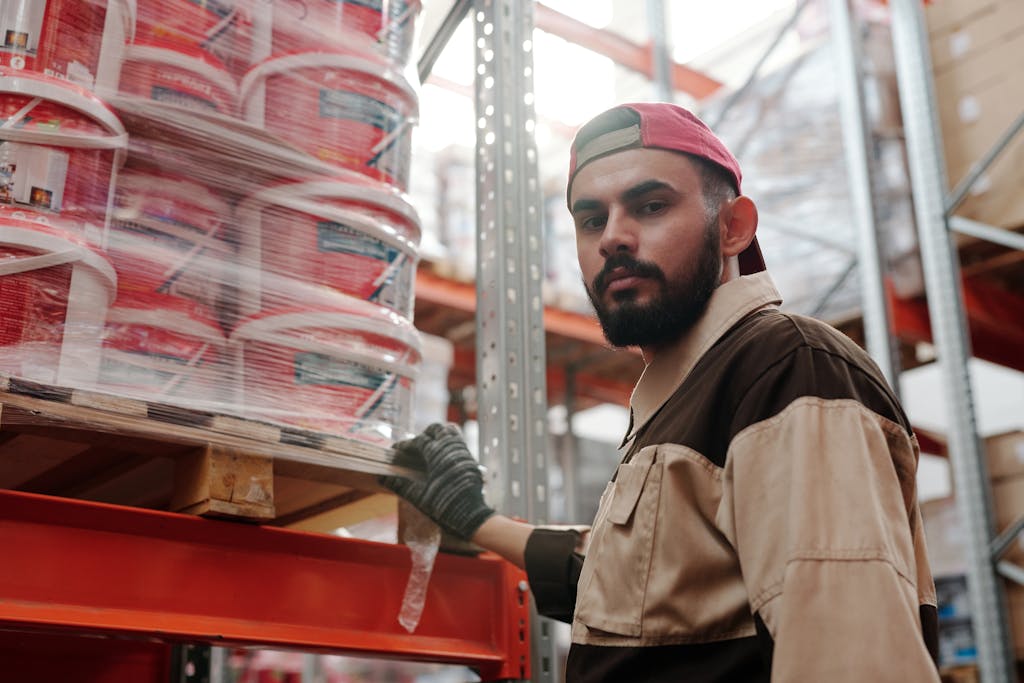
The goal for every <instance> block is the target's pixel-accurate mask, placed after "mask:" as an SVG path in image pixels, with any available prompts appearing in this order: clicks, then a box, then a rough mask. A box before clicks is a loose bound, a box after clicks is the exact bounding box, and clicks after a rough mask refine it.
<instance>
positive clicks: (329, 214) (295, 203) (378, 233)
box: [238, 193, 419, 259]
mask: <svg viewBox="0 0 1024 683" xmlns="http://www.w3.org/2000/svg"><path fill="white" fill-rule="evenodd" d="M268 194H269V193H268ZM269 199H270V201H268V197H267V196H265V195H263V193H259V194H257V195H253V196H252V197H250V198H249V199H247V200H246V201H244V202H242V203H241V204H239V206H238V215H239V219H240V220H239V222H240V223H241V224H242V225H248V226H253V225H256V222H257V219H256V213H257V212H258V211H259V210H260V209H262V208H264V207H269V206H279V207H283V208H286V209H290V210H292V211H299V212H301V213H306V214H310V215H313V216H318V217H320V218H326V219H328V220H332V221H336V222H338V223H342V224H344V225H347V226H350V227H353V228H356V229H357V230H359V231H360V232H362V233H365V234H366V235H369V236H371V237H375V238H376V239H378V240H380V241H381V242H386V243H387V244H390V245H391V246H393V247H395V248H396V249H401V250H402V251H403V252H405V254H406V255H407V256H409V257H410V258H413V259H415V258H417V257H418V255H419V250H418V249H417V246H416V244H415V243H414V242H413V241H412V240H410V239H409V238H408V237H406V236H404V235H400V234H397V233H395V232H393V231H390V230H385V229H384V228H383V227H382V226H381V224H380V223H379V222H378V221H377V220H375V219H374V218H371V217H370V216H365V215H363V214H361V213H359V212H357V211H350V210H348V209H342V208H339V207H336V206H329V205H326V204H319V203H317V202H316V201H314V200H313V199H310V198H305V197H302V196H295V195H292V194H284V193H280V194H277V195H276V196H273V195H272V196H270V197H269ZM264 239H267V237H266V236H265V237H264Z"/></svg>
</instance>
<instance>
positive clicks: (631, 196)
mask: <svg viewBox="0 0 1024 683" xmlns="http://www.w3.org/2000/svg"><path fill="white" fill-rule="evenodd" d="M671 189H673V188H672V186H671V185H669V184H668V183H666V182H662V181H660V180H645V181H644V182H642V183H640V184H638V185H634V186H633V187H631V188H629V189H628V190H626V191H625V192H623V193H622V194H621V195H620V199H621V200H622V201H623V202H631V201H633V200H635V199H637V198H639V197H643V196H644V195H645V194H647V193H649V192H654V191H655V190H671ZM600 206H601V203H600V202H599V201H597V200H596V199H577V200H576V201H575V202H573V204H572V208H571V209H570V211H569V212H570V213H573V214H575V213H576V212H577V211H589V210H594V209H598V208H600Z"/></svg>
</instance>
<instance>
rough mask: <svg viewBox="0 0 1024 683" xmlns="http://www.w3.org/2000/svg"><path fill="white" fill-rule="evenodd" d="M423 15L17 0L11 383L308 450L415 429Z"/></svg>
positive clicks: (2, 306)
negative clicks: (414, 186)
mask: <svg viewBox="0 0 1024 683" xmlns="http://www.w3.org/2000/svg"><path fill="white" fill-rule="evenodd" d="M420 10H421V5H420V3H419V2H418V1H414V0H408V1H405V0H403V1H395V2H387V3H366V2H355V1H351V2H350V1H345V0H341V1H339V0H319V1H317V0H312V1H307V2H304V3H273V2H265V1H262V0H207V1H205V2H194V1H190V0H81V1H76V2H71V1H70V0H20V1H14V2H10V3H3V4H2V6H0V22H2V28H3V33H2V34H0V35H3V36H5V42H4V44H3V45H0V111H2V114H3V117H4V121H3V122H2V124H0V310H2V311H3V312H4V316H3V322H2V326H0V327H2V329H0V345H2V347H3V349H2V350H3V353H2V354H0V359H2V364H0V374H2V375H3V378H2V379H4V380H6V381H8V383H9V382H10V381H14V380H16V381H21V380H24V381H31V382H38V383H42V384H43V385H44V386H46V387H50V388H52V389H53V390H54V391H58V390H59V391H65V390H75V391H93V392H97V395H103V396H107V397H108V398H109V399H110V400H109V401H108V402H107V403H105V405H111V406H119V407H121V408H123V409H124V410H128V411H129V412H134V414H154V411H155V410H164V411H165V412H167V413H168V414H170V413H171V412H172V411H174V410H178V411H181V410H186V411H197V412H196V415H197V416H198V417H196V418H195V419H194V421H197V422H196V423H197V424H198V423H199V422H201V421H204V420H205V422H203V423H204V424H207V423H210V421H211V420H216V419H217V417H218V416H225V417H228V418H231V419H241V420H249V421H252V422H253V423H254V424H259V425H268V426H271V427H273V428H274V429H275V430H278V431H282V430H293V431H295V432H301V433H305V434H310V435H314V436H309V437H308V438H306V437H304V438H306V442H308V443H319V442H320V441H318V439H320V440H321V441H322V439H323V438H330V437H339V438H343V439H352V440H356V441H357V442H361V443H364V444H372V445H374V446H388V445H390V444H391V443H392V442H394V441H395V440H397V439H399V438H402V437H404V436H406V435H408V434H410V433H411V432H412V431H413V428H414V424H413V398H412V397H413V391H414V388H415V382H416V379H417V375H418V370H419V366H420V362H421V361H420V355H421V349H420V339H419V335H418V333H417V331H416V329H415V327H414V326H413V324H412V316H413V311H414V292H413V287H414V282H415V272H416V266H417V262H418V258H419V251H418V250H419V242H420V219H419V216H418V215H417V213H416V211H415V210H414V209H413V207H412V205H411V203H410V200H409V198H408V197H407V195H406V194H405V192H406V190H407V187H408V182H409V163H410V159H409V155H410V149H411V142H410V136H411V131H412V128H413V126H414V124H415V122H416V116H417V111H418V92H417V90H416V89H415V88H414V87H413V85H411V82H412V81H414V80H415V79H414V78H409V77H407V76H406V73H407V72H408V71H409V68H410V66H411V65H410V62H409V60H410V53H411V46H412V43H413V39H414V36H415V27H416V24H417V18H418V15H419V13H420ZM8 385H9V384H8ZM131 406H137V407H134V408H133V407H131ZM138 406H141V407H138ZM317 435H319V436H317ZM296 438H297V437H296Z"/></svg>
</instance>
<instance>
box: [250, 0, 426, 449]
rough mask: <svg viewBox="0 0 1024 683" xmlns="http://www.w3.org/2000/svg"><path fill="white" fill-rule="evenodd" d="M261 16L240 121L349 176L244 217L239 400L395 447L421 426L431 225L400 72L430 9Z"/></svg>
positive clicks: (253, 17)
mask: <svg viewBox="0 0 1024 683" xmlns="http://www.w3.org/2000/svg"><path fill="white" fill-rule="evenodd" d="M251 10H252V12H251V14H250V16H249V17H248V21H249V29H250V31H251V33H250V36H251V39H250V40H249V41H247V42H248V44H249V46H250V50H251V52H250V54H251V56H252V59H251V64H250V66H249V68H248V69H247V71H246V73H245V75H244V76H243V77H242V79H241V84H240V87H239V110H240V114H241V116H242V117H243V118H244V119H245V120H246V121H247V122H248V123H250V124H252V125H254V126H258V127H260V128H262V129H264V130H266V131H267V132H268V133H270V134H272V135H274V136H276V137H277V138H279V139H281V140H282V141H284V142H285V143H287V144H290V145H292V146H294V147H295V148H297V149H299V150H301V151H303V152H305V153H307V154H309V155H310V156H311V157H313V158H315V159H317V160H318V161H319V162H321V163H322V164H324V166H325V167H326V168H332V169H335V170H332V171H330V172H329V173H328V174H325V175H323V176H318V177H302V178H290V179H282V180H281V181H279V182H274V183H271V184H268V185H266V186H263V187H260V188H258V189H255V190H254V191H252V192H251V193H249V194H248V196H246V197H244V198H242V199H241V200H240V201H239V202H238V204H237V205H236V209H235V223H236V225H237V228H238V235H239V264H240V267H239V269H238V274H239V289H238V291H239V299H238V310H239V313H240V317H239V319H238V322H237V324H235V325H234V326H233V329H232V332H231V335H230V345H231V348H232V350H233V351H234V353H235V354H236V359H237V366H236V367H237V368H238V371H239V375H240V380H241V384H240V388H241V391H240V400H241V402H242V403H243V404H244V405H245V406H246V408H247V409H248V410H255V411H256V413H257V414H260V415H262V416H265V417H267V418H269V419H277V420H280V421H284V422H290V423H295V424H298V425H300V426H303V427H307V428H310V429H314V430H317V431H323V432H327V433H333V434H341V435H344V436H349V437H353V438H357V439H362V440H367V441H371V442H376V443H384V444H386V443H390V442H391V441H393V440H394V439H395V438H397V437H400V436H402V435H404V433H405V432H406V431H408V430H409V429H410V428H411V424H412V391H413V383H414V380H415V376H416V372H417V367H418V364H419V360H420V348H419V337H418V335H417V333H416V330H415V329H414V327H413V325H412V312H413V311H412V306H413V285H414V279H415V269H416V262H417V258H418V251H417V249H418V245H419V239H420V227H419V219H418V217H417V215H416V212H415V211H414V210H413V208H412V206H411V204H410V203H409V201H408V200H407V199H406V197H405V195H404V192H405V190H406V189H407V186H408V181H409V162H410V158H409V156H410V149H411V127H412V124H413V123H414V121H415V117H416V116H417V110H418V100H417V95H416V93H415V91H414V90H413V88H412V87H411V86H410V85H409V83H408V81H407V79H406V78H405V77H404V76H403V75H402V74H403V72H404V71H405V70H406V67H407V66H408V60H409V56H410V48H411V43H412V38H413V26H414V22H415V19H416V17H417V15H418V13H419V10H420V6H419V2H418V1H409V2H406V1H404V0H397V1H392V2H387V3H376V4H375V3H366V2H336V1H332V0H313V1H312V2H305V3H302V4H295V3H265V2H257V3H255V4H254V5H252V6H251ZM282 397H287V398H286V399H285V400H282Z"/></svg>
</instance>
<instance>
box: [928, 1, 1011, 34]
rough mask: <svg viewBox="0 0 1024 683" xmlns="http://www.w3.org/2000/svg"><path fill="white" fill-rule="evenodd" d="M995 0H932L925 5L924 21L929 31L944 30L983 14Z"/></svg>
mask: <svg viewBox="0 0 1024 683" xmlns="http://www.w3.org/2000/svg"><path fill="white" fill-rule="evenodd" d="M996 2H997V0H987V1H985V0H934V1H933V2H930V3H928V4H927V5H925V8H924V21H925V24H926V25H927V27H928V32H929V33H938V32H941V31H945V30H946V29H948V28H950V27H951V26H956V25H961V24H964V23H967V22H969V21H970V20H971V19H972V18H973V17H976V16H978V15H980V14H984V13H985V12H986V11H987V10H988V9H989V8H990V7H991V6H992V5H994V4H996Z"/></svg>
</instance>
